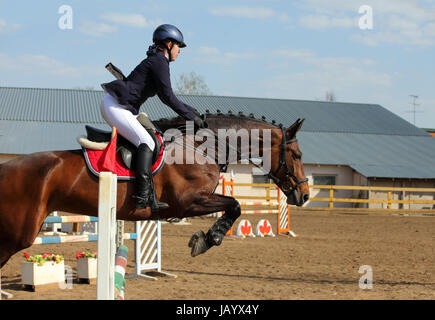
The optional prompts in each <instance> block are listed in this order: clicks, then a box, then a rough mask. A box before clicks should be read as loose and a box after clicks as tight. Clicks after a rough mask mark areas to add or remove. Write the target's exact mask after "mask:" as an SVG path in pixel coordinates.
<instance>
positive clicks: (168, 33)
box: [153, 24, 186, 48]
mask: <svg viewBox="0 0 435 320" xmlns="http://www.w3.org/2000/svg"><path fill="white" fill-rule="evenodd" d="M166 39H170V40H175V41H176V42H178V46H179V47H180V48H184V47H185V46H186V44H185V43H184V38H183V34H182V33H181V31H180V30H178V28H177V27H176V26H173V25H172V24H162V25H161V26H158V27H157V29H156V30H155V31H154V33H153V42H154V43H159V42H161V41H163V40H166Z"/></svg>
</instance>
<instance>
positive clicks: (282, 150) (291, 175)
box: [173, 125, 308, 193]
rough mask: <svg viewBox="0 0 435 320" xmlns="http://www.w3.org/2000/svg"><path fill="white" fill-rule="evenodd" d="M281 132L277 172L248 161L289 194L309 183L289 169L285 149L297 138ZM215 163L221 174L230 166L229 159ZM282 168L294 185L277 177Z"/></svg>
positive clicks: (183, 127) (182, 127)
mask: <svg viewBox="0 0 435 320" xmlns="http://www.w3.org/2000/svg"><path fill="white" fill-rule="evenodd" d="M177 129H179V130H180V131H182V132H183V131H184V130H185V129H186V126H185V125H182V126H180V127H178V128H177ZM281 131H282V141H281V145H280V150H279V165H278V168H277V169H276V170H275V172H272V171H269V172H266V171H265V170H264V169H263V168H262V167H260V166H259V165H258V164H256V163H254V162H253V161H252V159H251V158H248V161H249V162H250V163H251V164H252V165H254V166H255V167H257V168H258V169H260V170H261V171H263V172H264V173H265V176H267V177H268V178H269V179H272V180H273V182H275V184H276V185H281V188H282V190H283V191H284V192H286V193H287V192H293V191H294V190H296V189H297V187H298V186H299V185H300V184H302V183H304V182H307V181H308V178H305V179H302V180H300V179H298V178H297V177H296V176H295V175H294V173H293V172H291V170H290V169H289V167H288V163H287V160H286V158H285V148H286V145H287V144H291V143H294V142H297V141H298V140H297V139H296V138H293V139H290V140H286V138H285V132H286V128H285V127H283V126H281ZM213 135H214V137H215V139H218V136H217V135H216V133H214V132H213ZM173 138H175V137H173ZM225 145H226V147H228V149H231V150H233V151H235V152H236V153H237V155H238V156H239V157H240V158H241V157H242V155H241V152H240V151H239V150H237V149H236V148H233V147H232V146H231V145H230V144H228V143H227V142H226V141H225ZM186 146H187V145H186ZM193 149H194V150H195V151H198V152H199V150H198V149H197V148H196V147H193ZM203 155H204V156H207V155H205V154H203ZM214 161H215V163H216V165H217V166H218V167H219V171H220V172H226V171H227V168H228V164H229V161H228V157H227V159H226V163H225V164H219V163H217V161H216V159H214ZM281 168H284V169H285V177H286V179H287V180H290V178H291V179H292V180H293V182H294V185H292V186H288V185H287V184H286V183H282V182H281V180H280V179H279V178H278V177H277V175H278V173H279V171H280V170H281Z"/></svg>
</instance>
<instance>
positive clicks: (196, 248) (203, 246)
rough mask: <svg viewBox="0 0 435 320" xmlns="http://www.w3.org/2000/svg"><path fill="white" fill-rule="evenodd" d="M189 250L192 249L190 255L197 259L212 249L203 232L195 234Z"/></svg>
mask: <svg viewBox="0 0 435 320" xmlns="http://www.w3.org/2000/svg"><path fill="white" fill-rule="evenodd" d="M188 245H189V248H192V250H191V251H190V255H191V256H192V257H196V256H197V255H199V254H201V253H204V252H206V251H207V250H208V249H210V247H209V245H208V244H207V241H206V240H205V233H204V232H203V231H198V232H195V233H194V234H193V235H192V238H190V241H189V244H188Z"/></svg>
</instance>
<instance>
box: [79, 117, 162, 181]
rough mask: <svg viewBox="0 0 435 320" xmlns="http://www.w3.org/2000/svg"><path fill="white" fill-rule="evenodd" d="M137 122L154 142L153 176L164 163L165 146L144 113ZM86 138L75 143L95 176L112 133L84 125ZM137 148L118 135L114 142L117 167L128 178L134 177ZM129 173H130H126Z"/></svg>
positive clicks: (82, 137) (80, 138) (157, 131)
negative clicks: (121, 169) (78, 145)
mask: <svg viewBox="0 0 435 320" xmlns="http://www.w3.org/2000/svg"><path fill="white" fill-rule="evenodd" d="M137 119H138V121H139V122H140V123H141V124H142V126H143V127H144V128H145V130H147V132H148V133H149V134H150V135H151V137H152V138H153V140H154V143H155V148H154V153H153V168H152V169H153V174H156V173H157V172H158V171H159V170H160V169H161V167H163V163H164V161H163V160H164V155H165V144H164V141H163V134H162V133H161V132H160V131H159V130H158V129H157V128H156V127H155V126H154V125H153V124H152V122H151V121H150V120H149V118H148V116H147V115H146V114H145V113H143V112H142V113H140V114H139V115H138V117H137ZM85 128H86V134H87V135H86V136H80V137H78V138H77V142H78V143H79V144H80V145H81V146H82V148H83V152H84V155H85V159H86V163H87V165H88V167H89V168H90V169H91V171H93V172H94V173H95V174H97V173H98V172H99V170H98V168H97V166H98V165H97V164H96V163H97V162H99V161H100V159H99V157H100V156H101V155H102V153H103V152H104V150H105V149H106V147H107V146H108V144H109V142H110V140H111V136H112V132H111V131H106V130H102V129H98V128H95V127H91V126H88V125H86V126H85ZM136 152H137V148H136V146H135V145H133V144H132V143H131V142H130V141H128V140H127V139H125V138H124V137H122V136H121V135H118V137H117V141H116V153H117V162H118V165H120V166H121V167H124V168H125V169H126V171H127V174H126V175H128V176H130V177H131V176H134V170H135V159H136ZM119 162H122V163H119ZM128 171H131V172H128Z"/></svg>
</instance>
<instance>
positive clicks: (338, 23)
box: [299, 15, 358, 29]
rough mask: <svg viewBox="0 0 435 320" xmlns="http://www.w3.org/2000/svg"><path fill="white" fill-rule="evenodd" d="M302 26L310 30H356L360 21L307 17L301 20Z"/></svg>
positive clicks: (324, 16) (323, 16) (320, 16)
mask: <svg viewBox="0 0 435 320" xmlns="http://www.w3.org/2000/svg"><path fill="white" fill-rule="evenodd" d="M299 22H300V24H301V25H302V26H304V27H306V28H309V29H327V28H354V27H357V26H358V19H355V18H350V17H328V16H326V15H307V16H302V17H301V18H300V19H299Z"/></svg>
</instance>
